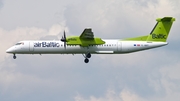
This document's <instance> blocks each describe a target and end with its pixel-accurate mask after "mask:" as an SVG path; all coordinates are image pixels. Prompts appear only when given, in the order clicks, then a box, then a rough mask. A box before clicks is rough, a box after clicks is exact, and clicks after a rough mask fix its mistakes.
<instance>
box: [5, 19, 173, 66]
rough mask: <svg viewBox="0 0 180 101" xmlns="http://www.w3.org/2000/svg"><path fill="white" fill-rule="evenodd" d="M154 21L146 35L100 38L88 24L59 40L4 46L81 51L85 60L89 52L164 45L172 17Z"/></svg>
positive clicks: (52, 51) (40, 51)
mask: <svg viewBox="0 0 180 101" xmlns="http://www.w3.org/2000/svg"><path fill="white" fill-rule="evenodd" d="M156 21H157V23H156V25H155V27H154V28H153V29H152V31H151V32H150V34H149V35H146V36H140V37H135V38H127V39H114V40H110V39H101V38H98V37H94V34H93V32H92V30H91V28H86V29H84V31H83V32H82V34H81V35H80V36H71V37H67V38H66V34H65V32H64V35H63V37H62V39H61V40H58V41H55V40H53V41H47V40H43V41H42V40H41V41H20V42H18V43H17V44H15V45H14V46H12V47H10V48H9V49H8V50H6V53H11V54H13V58H14V59H16V54H83V56H84V58H85V59H84V62H85V63H88V62H89V58H91V54H124V53H132V52H137V51H142V50H147V49H151V48H156V47H161V46H165V45H167V44H168V43H167V42H166V40H167V38H168V35H169V32H170V29H171V26H172V24H173V22H174V21H175V18H173V17H164V18H157V19H156Z"/></svg>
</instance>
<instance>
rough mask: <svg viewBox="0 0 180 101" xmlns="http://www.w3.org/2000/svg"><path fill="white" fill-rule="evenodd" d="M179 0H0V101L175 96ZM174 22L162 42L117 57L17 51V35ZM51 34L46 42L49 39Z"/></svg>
mask: <svg viewBox="0 0 180 101" xmlns="http://www.w3.org/2000/svg"><path fill="white" fill-rule="evenodd" d="M179 4H180V2H179V0H148V1H146V0H138V1H135V0H111V1H109V0H91V1H88V0H76V1H72V0H51V1H47V0H45V1H44V0H30V1H27V0H16V1H12V0H0V42H1V44H0V46H1V50H0V101H12V100H13V101H39V100H43V101H49V100H52V101H59V100H60V101H169V100H173V101H179V99H180V96H179V95H180V86H179V85H180V74H179V71H180V68H179V67H180V57H179V56H180V53H179V51H180V48H179V44H178V43H180V41H179V39H180V36H179V32H180V29H179V26H180V23H179V18H180V13H179ZM164 16H173V17H175V18H176V21H175V22H174V24H173V27H172V30H171V32H170V35H169V39H168V41H169V45H168V46H165V47H161V48H157V49H152V50H147V51H142V52H136V53H132V54H122V55H92V58H91V59H90V63H89V64H85V63H84V62H83V60H84V58H83V56H82V55H74V56H73V55H42V56H40V55H17V59H16V60H14V59H12V55H11V54H6V53H5V50H6V49H7V48H9V47H10V46H12V45H13V44H15V43H16V42H18V41H21V40H38V39H51V38H53V39H55V38H57V37H61V35H62V34H63V30H64V29H65V30H66V32H67V35H80V34H81V32H82V31H83V30H84V28H86V27H91V28H92V29H93V32H94V34H95V36H98V37H101V38H127V37H135V36H140V35H146V34H148V33H149V32H150V31H151V29H152V28H153V27H154V25H155V23H156V21H155V19H156V18H158V17H164ZM53 39H52V40H53Z"/></svg>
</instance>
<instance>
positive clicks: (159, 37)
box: [152, 33, 166, 39]
mask: <svg viewBox="0 0 180 101" xmlns="http://www.w3.org/2000/svg"><path fill="white" fill-rule="evenodd" d="M152 38H153V39H166V35H164V34H154V33H153V34H152Z"/></svg>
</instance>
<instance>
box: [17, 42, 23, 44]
mask: <svg viewBox="0 0 180 101" xmlns="http://www.w3.org/2000/svg"><path fill="white" fill-rule="evenodd" d="M16 45H24V42H18V43H16Z"/></svg>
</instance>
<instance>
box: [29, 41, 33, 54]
mask: <svg viewBox="0 0 180 101" xmlns="http://www.w3.org/2000/svg"><path fill="white" fill-rule="evenodd" d="M33 51H34V42H33V41H31V42H29V52H33Z"/></svg>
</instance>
